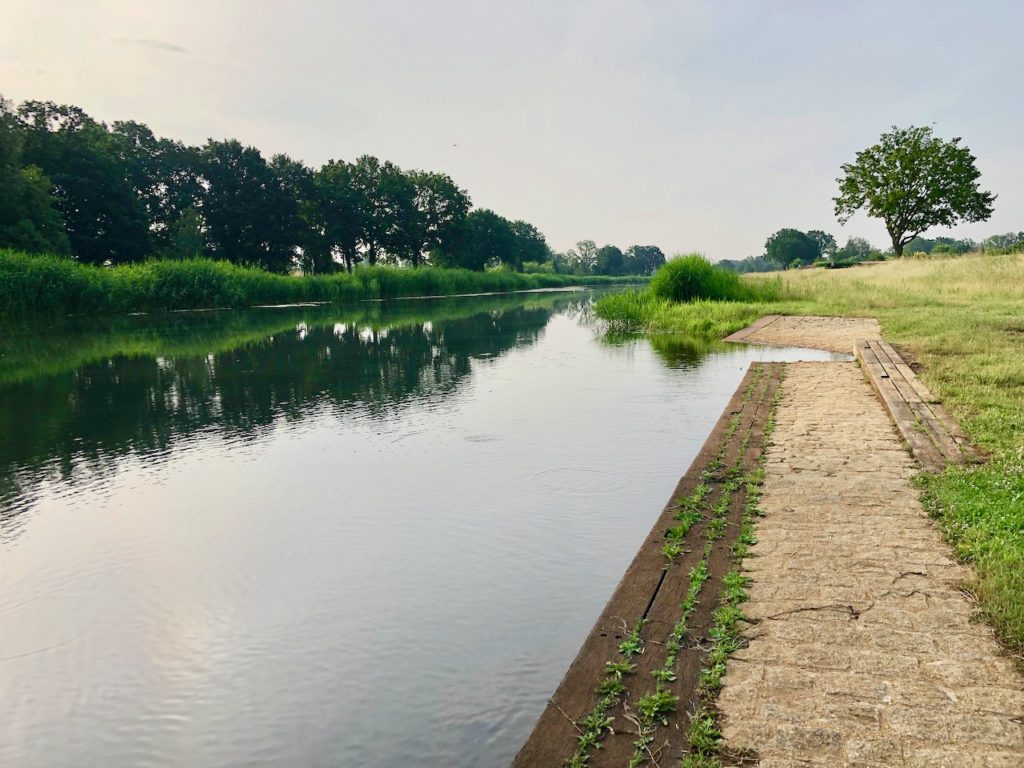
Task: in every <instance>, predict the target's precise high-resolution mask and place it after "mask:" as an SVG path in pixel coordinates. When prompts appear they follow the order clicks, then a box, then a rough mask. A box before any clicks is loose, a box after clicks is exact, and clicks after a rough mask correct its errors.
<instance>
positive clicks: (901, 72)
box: [0, 0, 1024, 260]
mask: <svg viewBox="0 0 1024 768" xmlns="http://www.w3.org/2000/svg"><path fill="white" fill-rule="evenodd" d="M2 16H3V24H2V26H0V94H3V96H5V97H6V98H8V99H10V100H13V101H15V102H20V101H23V100H25V99H40V100H52V101H56V102H59V103H67V104H75V105H77V106H80V107H82V108H83V109H85V111H86V112H88V113H89V114H90V115H92V116H93V117H94V118H96V119H99V120H104V121H108V122H112V121H114V120H120V119H131V120H138V121H141V122H144V123H146V124H147V125H149V126H150V127H151V128H152V129H153V130H154V132H156V133H157V134H158V135H162V136H168V137H172V138H177V139H181V140H183V141H186V142H188V143H195V144H199V143H202V142H204V141H205V140H206V139H207V138H228V137H230V138H237V139H239V140H240V141H242V142H243V143H244V144H248V145H252V146H255V147H258V148H259V149H260V150H261V151H262V152H263V153H264V154H265V155H267V156H269V155H271V154H274V153H278V152H285V153H287V154H289V155H291V156H292V157H295V158H299V159H302V160H303V161H305V162H306V163H307V164H309V165H320V164H322V163H324V162H326V161H327V160H328V159H332V158H338V159H344V160H354V159H355V158H356V157H358V156H360V155H363V154H372V155H376V156H378V157H380V158H381V159H386V160H391V161H392V162H395V163H397V164H398V165H400V166H402V167H403V168H407V169H413V168H416V169H423V170H430V171H440V172H444V173H447V174H449V175H450V176H452V178H454V179H455V181H456V182H457V183H458V184H459V185H460V186H461V187H463V188H464V189H466V190H468V192H469V194H470V197H471V198H472V200H473V204H474V205H475V206H476V207H481V208H491V209H493V210H495V211H496V212H498V213H500V214H502V215H503V216H505V217H507V218H510V219H525V220H527V221H529V222H531V223H532V224H534V225H536V226H537V227H538V228H539V229H540V230H541V231H542V232H544V233H545V234H546V236H547V239H548V242H549V243H550V244H551V245H552V247H554V248H555V249H556V250H565V249H566V248H569V247H571V246H572V245H573V243H575V242H576V241H577V240H582V239H590V240H594V241H596V242H597V243H598V245H603V244H605V243H611V244H615V245H618V246H620V247H622V248H626V247H627V246H629V245H632V244H655V245H658V246H660V247H661V248H662V249H663V250H664V251H665V252H666V253H679V252H691V251H701V252H703V253H704V254H706V255H707V256H708V257H709V258H711V259H712V260H718V259H723V258H731V259H735V258H743V257H745V256H749V255H755V254H760V253H762V252H763V249H764V241H765V240H766V238H767V237H768V236H769V235H771V234H772V233H773V232H774V231H776V230H778V229H781V228H783V227H794V228H796V229H802V230H810V229H822V230H825V231H826V232H830V233H832V234H833V235H834V236H835V237H836V239H837V240H838V241H839V242H840V244H842V243H843V242H845V240H846V238H847V237H849V236H858V237H866V238H867V239H868V240H870V241H871V242H872V243H874V244H876V245H879V246H885V245H888V242H887V236H886V234H885V230H884V227H883V226H882V225H881V223H880V222H878V221H877V220H872V219H868V218H867V217H865V216H864V215H863V214H861V215H858V216H857V217H855V218H854V219H853V220H851V221H850V222H849V223H848V224H847V225H846V226H844V227H843V226H840V225H839V224H838V222H837V221H836V219H835V217H834V215H833V204H832V197H833V196H834V195H835V194H836V186H837V185H836V177H837V176H838V175H839V174H840V165H841V164H842V163H844V162H848V161H851V160H853V159H854V156H855V153H856V152H857V151H858V150H860V149H863V148H865V147H867V146H869V145H871V144H873V143H875V142H876V141H877V140H878V137H879V136H880V134H882V133H883V132H885V131H886V130H888V129H889V128H890V127H891V126H893V125H899V126H901V127H902V126H907V125H911V124H913V125H932V126H933V127H934V129H935V131H936V134H937V135H939V136H941V137H943V138H947V139H948V138H952V137H955V136H961V137H963V140H964V143H965V144H966V145H967V146H968V147H970V149H971V151H972V152H973V153H974V154H975V155H976V156H977V158H978V160H977V165H978V168H979V169H980V170H981V172H982V176H981V184H982V188H983V189H988V190H991V191H992V192H994V193H996V194H997V195H998V198H997V200H996V202H995V213H994V214H993V216H992V218H991V219H990V220H989V221H988V222H983V223H978V224H969V225H962V226H960V227H957V228H956V229H954V230H952V232H950V231H945V230H932V231H930V232H929V233H928V234H929V235H930V236H935V235H939V234H953V235H954V236H957V237H972V238H975V239H982V238H984V237H986V236H987V235H990V234H995V233H1002V232H1007V231H1010V230H1013V231H1019V230H1024V141H1022V139H1021V137H1022V136H1024V100H1022V99H1021V93H1024V43H1022V38H1021V29H1022V28H1024V2H1020V0H1010V1H1008V2H1000V1H999V0H988V1H987V2H985V3H978V2H952V1H950V2H943V1H942V0H930V1H929V2H914V1H912V0H886V1H885V2H874V1H872V0H859V1H857V2H854V1H852V0H850V1H847V2H841V1H840V0H817V1H815V2H801V1H798V0H774V1H772V2H754V0H743V1H740V0H702V1H696V0H694V1H692V2H688V1H686V0H674V1H669V0H665V1H659V0H650V1H646V2H644V1H641V0H630V1H629V2H611V1H609V2H601V1H599V0H592V1H591V2H583V1H581V0H547V2H534V1H533V0H513V1H512V2H509V1H508V0H505V2H492V1H491V0H466V1H465V2H451V1H448V0H429V2H424V0H375V1H373V2H344V1H339V0H322V1H317V0H292V1H291V2H288V3H282V2H278V1H277V0H199V1H196V0H174V1H173V2H163V1H162V0H149V1H148V2H137V0H136V1H135V2H128V1H125V0H117V1H116V2H115V1H114V0H88V1H87V2H86V1H83V0H4V10H3V14H2Z"/></svg>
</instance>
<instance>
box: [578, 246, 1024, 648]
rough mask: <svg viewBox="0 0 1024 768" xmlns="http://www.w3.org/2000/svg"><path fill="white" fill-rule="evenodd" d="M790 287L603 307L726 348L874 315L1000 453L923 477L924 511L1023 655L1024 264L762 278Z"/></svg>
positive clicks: (609, 314) (610, 317)
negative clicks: (801, 321) (767, 334)
mask: <svg viewBox="0 0 1024 768" xmlns="http://www.w3.org/2000/svg"><path fill="white" fill-rule="evenodd" d="M745 280H748V281H750V282H751V283H752V284H757V283H759V282H762V281H773V282H774V281H781V283H780V284H779V290H778V297H779V298H778V300H777V301H772V302H756V303H751V302H729V301H726V302H708V301H697V302H694V303H689V304H682V303H680V304H675V303H672V302H669V301H665V300H662V299H657V298H655V297H653V296H652V295H651V294H650V293H649V292H646V291H640V292H632V291H630V292H625V293H620V294H614V295H610V296H607V297H605V298H603V299H602V300H601V301H600V302H598V305H597V310H596V311H597V314H598V316H599V317H602V318H603V319H605V320H606V321H608V323H609V325H610V326H611V327H612V328H613V329H614V330H616V331H635V332H645V333H658V334H664V333H680V334H686V335H689V336H696V337H702V338H721V337H723V336H726V335H728V334H729V333H732V332H734V331H736V330H739V329H740V328H742V327H744V326H746V325H748V324H749V323H750V322H752V321H753V320H755V319H757V318H758V317H761V316H762V315H765V314H803V315H843V316H850V317H875V318H877V319H878V321H879V323H880V324H881V326H882V332H883V334H884V335H885V338H886V339H887V340H889V341H890V342H892V343H893V344H894V345H896V346H897V347H898V348H899V349H900V350H901V351H902V352H903V353H904V354H906V355H907V356H908V357H910V358H912V359H913V360H916V361H917V362H918V363H920V364H921V366H922V369H921V370H920V372H919V375H920V376H921V378H922V379H923V380H924V381H925V383H926V384H927V385H928V387H929V388H930V389H931V390H932V392H934V393H935V394H936V395H937V396H938V397H940V398H942V400H943V402H944V403H945V405H946V407H947V408H948V409H949V410H950V411H951V412H952V413H953V414H954V416H956V418H957V419H958V420H959V421H960V423H961V425H962V426H963V428H964V430H965V431H966V433H967V435H968V436H969V437H970V438H971V439H972V440H973V441H974V442H975V444H976V445H978V446H979V447H980V448H982V450H984V451H985V452H986V453H987V454H988V455H989V457H990V458H989V461H988V462H987V463H986V464H984V465H983V466H980V467H951V468H949V469H947V470H945V471H944V472H942V473H941V474H938V475H924V476H923V477H922V479H921V486H922V491H923V501H924V503H925V505H926V508H927V509H928V510H929V512H930V513H931V514H932V515H934V516H935V517H936V518H937V519H938V521H939V522H940V524H941V525H942V527H943V529H944V530H945V532H946V534H947V536H948V538H949V540H950V542H951V543H952V544H953V546H954V547H955V548H956V551H957V553H958V554H959V556H960V557H961V558H963V559H964V560H967V561H971V562H973V564H974V566H975V571H976V580H975V583H974V585H973V588H974V590H975V591H976V593H977V595H978V598H979V600H980V604H981V607H982V611H983V613H984V615H985V617H986V618H987V619H988V620H989V621H990V622H991V623H992V625H993V626H994V627H995V628H996V630H997V631H998V633H999V635H1000V636H1001V638H1002V639H1003V640H1004V641H1005V642H1006V644H1007V645H1008V646H1010V647H1011V648H1013V649H1014V650H1015V651H1017V652H1018V653H1019V652H1022V651H1024V255H1022V254H1016V255H1008V256H985V255H969V256H964V257H960V258H955V259H944V260H940V259H934V260H911V259H907V260H902V261H894V262H886V263H884V264H877V265H866V266H859V267H856V268H854V269H847V270H820V269H814V270H799V271H792V272H785V273H782V274H781V275H777V274H776V275H766V276H756V277H754V276H751V277H746V278H745Z"/></svg>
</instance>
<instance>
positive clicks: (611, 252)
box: [594, 245, 626, 275]
mask: <svg viewBox="0 0 1024 768" xmlns="http://www.w3.org/2000/svg"><path fill="white" fill-rule="evenodd" d="M625 269H626V258H625V256H624V255H623V253H622V251H621V250H619V249H618V248H616V247H615V246H614V245H605V246H603V247H601V248H598V249H597V264H596V265H595V267H594V272H595V273H596V274H598V275H621V274H622V273H623V272H624V271H625Z"/></svg>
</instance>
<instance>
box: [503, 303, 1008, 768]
mask: <svg viewBox="0 0 1024 768" xmlns="http://www.w3.org/2000/svg"><path fill="white" fill-rule="evenodd" d="M748 330H749V332H748V333H746V334H743V335H744V336H745V337H746V339H745V340H746V341H748V342H751V343H768V344H789V345H792V344H796V343H807V342H808V341H810V342H812V343H813V346H815V347H817V348H821V349H827V350H832V351H836V352H847V353H848V351H852V349H853V347H854V344H855V343H856V342H855V341H853V339H855V338H856V339H857V340H858V341H860V343H861V345H869V346H870V345H876V346H877V348H878V349H879V350H887V353H888V354H889V355H891V356H892V358H891V359H890V358H888V357H887V358H886V359H887V360H888V361H889V364H892V365H894V366H898V370H901V371H903V372H904V374H905V375H906V376H907V377H908V378H906V379H901V382H902V383H898V384H896V385H895V386H896V387H898V388H900V394H901V395H903V394H905V395H906V396H908V397H909V398H910V400H911V401H913V403H916V404H917V405H920V406H922V407H924V406H925V405H926V404H929V407H938V406H934V398H933V397H932V396H931V395H930V393H928V392H927V390H926V389H925V388H924V386H923V385H922V384H921V383H920V382H917V381H916V378H915V377H914V376H913V374H912V373H911V372H910V371H909V368H908V367H907V366H905V365H904V364H903V361H902V359H901V358H899V357H898V355H897V354H896V353H895V351H894V350H892V348H891V347H889V346H886V345H885V343H884V342H882V341H880V340H879V334H878V325H877V323H875V322H874V321H870V320H866V319H854V320H851V319H847V318H831V317H792V316H791V317H779V318H777V319H772V321H771V322H760V323H758V324H755V326H754V327H752V328H750V329H748ZM871 349H874V347H871ZM865 354H866V353H865ZM880 354H881V352H880ZM872 365H877V366H878V367H879V368H880V369H881V368H882V365H881V364H877V363H871V362H869V361H868V359H867V358H866V357H864V358H863V360H862V361H861V362H859V363H858V362H854V361H836V362H825V363H823V362H818V363H792V364H788V365H785V366H763V367H761V368H757V367H755V368H753V369H752V370H751V371H750V372H748V375H747V378H746V379H745V381H744V383H743V384H742V385H741V387H740V388H739V389H738V390H737V392H736V394H735V395H734V397H733V400H732V402H731V403H730V404H729V406H728V407H727V408H726V410H725V412H724V413H723V415H722V417H721V419H720V421H719V423H718V426H717V427H716V428H715V430H714V431H713V432H712V434H711V436H710V437H709V438H708V441H707V443H706V444H705V446H704V448H703V449H702V451H701V454H700V456H698V458H697V459H696V460H695V461H694V463H693V464H692V465H691V467H690V469H689V470H688V472H687V473H686V475H685V476H684V478H683V480H682V481H681V482H680V484H679V487H678V488H677V492H676V494H675V497H674V501H673V502H672V503H670V505H669V506H668V507H667V508H666V510H665V512H664V513H663V515H662V518H661V519H659V520H658V522H657V523H656V524H655V526H654V527H653V529H652V531H651V533H650V535H649V537H648V539H647V541H646V542H645V544H644V545H643V547H642V548H641V550H640V552H639V553H638V554H637V556H636V559H635V560H634V562H633V565H631V566H630V569H629V570H628V571H627V573H626V575H625V576H624V577H623V579H622V581H621V582H620V585H619V587H618V589H617V590H616V592H615V594H614V595H613V597H612V598H611V600H610V601H609V603H608V605H607V607H606V608H605V611H604V612H603V613H602V615H601V617H600V618H599V619H598V622H597V624H596V625H595V627H594V629H593V630H592V632H591V635H590V636H589V637H588V639H587V641H586V642H585V643H584V645H583V647H582V649H581V650H580V653H579V655H578V656H577V658H576V661H575V662H574V663H573V665H572V666H571V667H570V669H569V671H568V673H567V674H566V676H565V678H564V680H563V682H562V684H561V686H560V687H559V688H558V690H557V691H556V693H555V694H554V696H552V698H551V700H550V702H549V704H548V707H547V709H546V710H545V712H544V714H543V715H542V717H541V719H540V720H539V722H538V724H537V726H536V728H535V730H534V732H533V734H532V736H531V737H530V739H529V740H528V741H527V742H526V744H525V746H524V748H523V750H522V752H521V753H520V754H519V756H518V758H517V762H516V765H523V766H525V765H535V764H552V765H555V764H568V765H575V766H583V765H586V766H592V767H596V766H601V765H621V764H626V763H628V764H629V765H667V764H680V763H681V764H682V765H683V766H684V768H713V767H715V766H721V765H724V764H730V765H731V764H747V763H751V764H753V763H754V762H756V763H757V764H759V765H762V766H765V768H769V766H774V767H777V768H781V767H782V766H792V765H819V764H820V765H835V766H851V768H852V766H859V765H886V766H903V767H904V768H911V767H912V766H919V765H947V764H949V765H952V764H956V765H978V766H982V765H1007V766H1008V765H1018V764H1020V762H1021V760H1024V728H1022V725H1021V723H1020V722H1019V714H1020V711H1021V709H1022V708H1024V687H1022V684H1021V683H1022V679H1021V676H1020V673H1019V670H1018V668H1017V665H1016V664H1015V663H1014V660H1013V658H1011V656H1010V655H1009V654H1007V653H1006V652H1005V651H1004V650H1003V649H1002V648H1001V647H1000V645H999V643H998V642H997V640H996V637H995V634H994V632H993V630H992V629H991V628H990V627H988V626H985V625H984V624H982V623H979V622H975V621H973V615H974V613H975V612H976V608H977V602H976V600H975V598H974V596H973V595H971V594H970V593H968V592H966V591H965V590H964V588H963V584H964V583H965V582H967V581H968V580H969V579H971V576H972V573H971V570H972V569H971V568H970V567H968V566H965V565H962V564H958V563H957V562H956V561H955V559H954V557H953V553H952V552H951V551H950V549H949V547H948V545H947V544H946V543H945V542H944V541H943V538H942V535H941V532H940V531H939V530H938V528H937V527H936V526H935V524H934V523H933V522H932V521H930V520H929V519H928V516H927V514H926V513H925V510H924V508H923V506H922V504H921V502H920V500H919V499H918V496H919V493H918V491H917V489H916V488H915V485H914V480H915V478H916V477H920V474H919V473H920V470H921V464H920V463H919V462H921V461H924V460H925V459H927V456H926V453H927V451H925V450H924V449H926V448H927V447H928V446H927V445H925V444H923V443H922V444H918V441H913V440H912V441H911V442H910V444H911V447H912V448H913V451H914V454H913V457H912V456H911V455H910V454H909V453H908V451H907V449H906V447H905V445H904V443H903V441H902V439H901V436H900V434H898V433H897V432H896V430H895V429H894V427H893V421H892V420H891V419H890V413H887V411H886V408H887V407H889V406H888V405H886V406H885V407H883V401H882V400H881V399H880V397H879V395H880V394H884V393H886V392H888V390H887V389H885V388H884V387H882V389H881V390H879V391H878V392H876V390H877V389H879V387H881V384H882V382H881V381H880V380H879V379H878V377H880V376H884V375H885V371H884V370H880V371H874V370H873V369H872V368H871V366H872ZM783 369H784V370H783ZM894 370H895V368H894ZM869 378H871V379H872V384H869V383H868V382H869ZM762 382H765V383H767V387H765V384H764V383H762ZM872 386H874V387H875V389H872ZM912 389H913V391H911V390H912ZM915 393H920V397H922V398H925V400H923V401H921V402H918V401H917V400H916V399H915ZM766 404H767V406H768V407H767V408H766V407H765V406H766ZM890 410H891V411H892V414H891V415H892V417H893V418H895V420H896V422H897V424H899V425H900V426H901V427H906V425H905V424H902V422H901V419H903V418H904V416H905V414H903V413H902V412H901V411H900V410H899V409H898V408H895V406H893V407H892V408H890ZM757 414H761V416H760V417H758V416H757ZM954 432H956V429H955V428H954ZM902 434H903V435H906V431H905V429H904V431H903V433H902ZM740 436H742V437H740ZM769 436H770V437H769ZM737 441H740V444H741V446H742V447H741V449H740V451H739V456H741V457H742V458H740V457H738V454H737V450H736V447H735V445H734V443H736V442H737ZM964 458H966V460H967V461H973V460H974V457H973V456H970V457H964ZM940 460H941V459H940ZM959 460H960V459H959V458H952V459H950V461H951V462H952V461H959ZM926 467H930V468H931V469H933V470H938V469H941V463H939V464H933V463H927V464H926ZM958 468H959V469H964V467H958ZM946 471H950V470H946ZM938 476H941V473H940V474H939V475H938ZM719 544H722V545H724V548H725V551H726V552H727V553H728V555H727V557H726V562H727V563H728V565H726V566H725V567H723V565H722V563H721V558H720V557H719V558H718V562H717V567H716V558H715V554H714V553H715V552H716V547H717V546H718V545H719ZM748 554H749V555H750V557H749V558H748V557H747V555H748ZM654 560H658V561H659V562H660V563H661V564H662V565H661V567H660V569H656V568H655V567H654V566H652V562H653V561H654ZM681 566H682V567H681ZM726 568H728V570H726ZM709 617H710V618H709ZM601 662H603V665H602V663H601Z"/></svg>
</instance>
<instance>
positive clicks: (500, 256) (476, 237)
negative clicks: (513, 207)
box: [445, 208, 515, 271]
mask: <svg viewBox="0 0 1024 768" xmlns="http://www.w3.org/2000/svg"><path fill="white" fill-rule="evenodd" d="M514 249H515V235H514V234H513V232H512V227H511V224H510V222H509V221H508V220H507V219H504V218H502V217H501V216H499V215H498V214H496V213H495V212H494V211H491V210H488V209H486V208H480V209H477V210H475V211H473V212H471V213H470V214H469V215H468V216H467V217H466V231H465V234H464V239H463V242H462V244H461V247H460V248H459V249H458V251H456V252H455V253H453V254H451V255H450V256H449V257H448V259H446V260H445V266H455V267H463V268H465V269H475V270H479V271H482V270H484V269H485V268H486V267H488V266H491V265H493V264H498V263H500V262H503V261H504V262H506V263H507V260H508V259H509V258H510V257H509V254H510V253H512V252H513V250H514Z"/></svg>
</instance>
